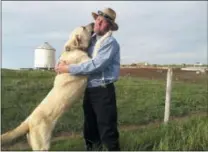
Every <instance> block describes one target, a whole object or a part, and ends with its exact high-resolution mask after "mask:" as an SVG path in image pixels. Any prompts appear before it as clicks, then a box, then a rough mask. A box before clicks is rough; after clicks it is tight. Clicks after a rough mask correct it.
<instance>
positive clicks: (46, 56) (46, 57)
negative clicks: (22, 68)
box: [34, 42, 56, 70]
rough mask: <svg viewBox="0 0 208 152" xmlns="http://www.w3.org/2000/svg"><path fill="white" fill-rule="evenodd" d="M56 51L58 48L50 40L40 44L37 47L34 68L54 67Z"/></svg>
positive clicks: (45, 68)
mask: <svg viewBox="0 0 208 152" xmlns="http://www.w3.org/2000/svg"><path fill="white" fill-rule="evenodd" d="M55 52H56V50H55V49H54V48H53V47H52V46H51V45H50V44H49V43H48V42H45V43H44V44H42V45H40V46H39V47H38V48H37V49H35V57H34V68H35V69H43V70H47V69H48V70H50V69H54V67H55Z"/></svg>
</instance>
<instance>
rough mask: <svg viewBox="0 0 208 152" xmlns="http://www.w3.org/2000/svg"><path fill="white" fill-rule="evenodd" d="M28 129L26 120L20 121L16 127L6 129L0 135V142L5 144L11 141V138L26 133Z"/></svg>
mask: <svg viewBox="0 0 208 152" xmlns="http://www.w3.org/2000/svg"><path fill="white" fill-rule="evenodd" d="M28 130H29V126H28V122H27V121H24V122H22V123H21V124H20V125H19V126H18V127H16V128H15V129H13V130H11V131H8V132H6V133H4V134H2V135H1V144H2V145H3V144H5V143H8V142H11V141H12V140H14V139H16V138H18V137H20V136H22V135H24V134H26V133H27V132H28Z"/></svg>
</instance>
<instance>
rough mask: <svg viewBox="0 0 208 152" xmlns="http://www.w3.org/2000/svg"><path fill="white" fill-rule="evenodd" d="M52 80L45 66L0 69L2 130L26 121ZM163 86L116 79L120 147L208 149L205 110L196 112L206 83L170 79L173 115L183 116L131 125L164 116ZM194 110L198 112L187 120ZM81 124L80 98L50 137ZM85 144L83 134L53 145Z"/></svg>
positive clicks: (203, 104)
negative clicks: (163, 122)
mask: <svg viewBox="0 0 208 152" xmlns="http://www.w3.org/2000/svg"><path fill="white" fill-rule="evenodd" d="M53 80H54V73H53V72H48V71H44V72H41V71H13V70H2V90H1V96H2V98H1V99H2V100H1V101H2V102H1V114H2V115H1V127H2V129H1V131H2V132H5V131H7V130H9V129H12V128H14V127H16V126H17V125H18V124H19V123H20V122H21V121H22V120H24V119H25V118H26V117H27V116H28V115H29V114H30V113H31V111H32V110H33V109H34V108H35V107H36V106H37V104H38V103H39V102H40V101H41V100H42V99H43V98H44V97H45V95H46V94H47V93H48V92H49V90H50V89H51V87H52V84H53ZM205 82H206V80H205ZM165 87H166V82H165V80H147V79H144V78H136V77H121V78H120V80H119V81H118V82H117V83H116V92H117V101H118V114H119V127H121V128H122V127H123V128H124V126H127V127H126V128H127V129H125V130H121V144H122V150H208V136H207V135H208V121H207V115H205V116H200V114H204V113H206V112H207V108H208V107H207V106H208V104H207V93H208V92H207V84H206V83H204V84H203V83H199V84H197V83H195V84H193V83H184V82H180V81H177V82H176V81H174V82H173V88H172V99H171V117H177V118H178V117H186V118H187V119H185V120H183V121H180V122H179V121H177V122H172V121H171V122H170V124H169V125H167V126H164V125H159V126H158V125H157V128H156V129H155V125H148V126H147V127H143V128H140V127H138V129H135V130H131V129H130V128H131V126H141V125H146V124H149V123H153V124H156V123H158V122H161V121H162V120H163V115H164V101H165ZM193 113H198V116H196V117H194V118H190V119H189V116H190V115H191V114H193ZM82 123H83V111H82V102H81V101H78V102H77V103H76V104H75V105H74V106H73V107H72V108H71V109H70V110H69V111H68V112H67V113H65V114H64V116H63V117H62V118H61V119H60V120H59V122H58V124H57V126H56V128H55V130H54V136H59V135H60V134H61V135H64V134H67V133H69V132H70V133H77V134H80V133H81V131H82V125H83V124H82ZM159 124H161V123H159ZM128 128H129V129H128ZM206 133H207V134H206ZM68 138H69V137H68ZM69 140H70V141H69ZM83 145H84V144H83V140H82V137H76V138H69V139H68V140H61V141H57V142H54V144H53V146H52V150H83V148H84V147H83ZM60 147H61V148H60ZM13 150H14V149H13ZM16 150H17V149H16Z"/></svg>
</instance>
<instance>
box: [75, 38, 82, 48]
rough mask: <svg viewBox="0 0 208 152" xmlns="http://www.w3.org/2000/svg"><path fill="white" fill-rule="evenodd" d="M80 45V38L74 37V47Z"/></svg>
mask: <svg viewBox="0 0 208 152" xmlns="http://www.w3.org/2000/svg"><path fill="white" fill-rule="evenodd" d="M80 43H81V37H80V36H79V35H75V39H74V46H77V47H78V46H80Z"/></svg>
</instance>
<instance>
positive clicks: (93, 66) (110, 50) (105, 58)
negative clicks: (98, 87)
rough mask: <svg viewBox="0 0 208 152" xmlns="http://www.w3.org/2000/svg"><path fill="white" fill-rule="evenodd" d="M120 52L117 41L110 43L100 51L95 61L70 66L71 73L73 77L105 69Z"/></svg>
mask: <svg viewBox="0 0 208 152" xmlns="http://www.w3.org/2000/svg"><path fill="white" fill-rule="evenodd" d="M118 51H119V45H118V44H117V43H116V41H112V40H111V41H109V42H107V43H106V44H104V45H103V46H102V47H101V48H100V49H99V50H98V53H97V55H96V57H95V58H94V59H90V60H88V61H86V62H83V63H81V64H71V65H69V73H70V74H72V75H89V74H92V73H96V72H100V71H102V70H103V69H105V68H106V67H107V66H108V65H109V64H110V63H111V60H112V59H113V57H114V55H115V53H117V52H118Z"/></svg>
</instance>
